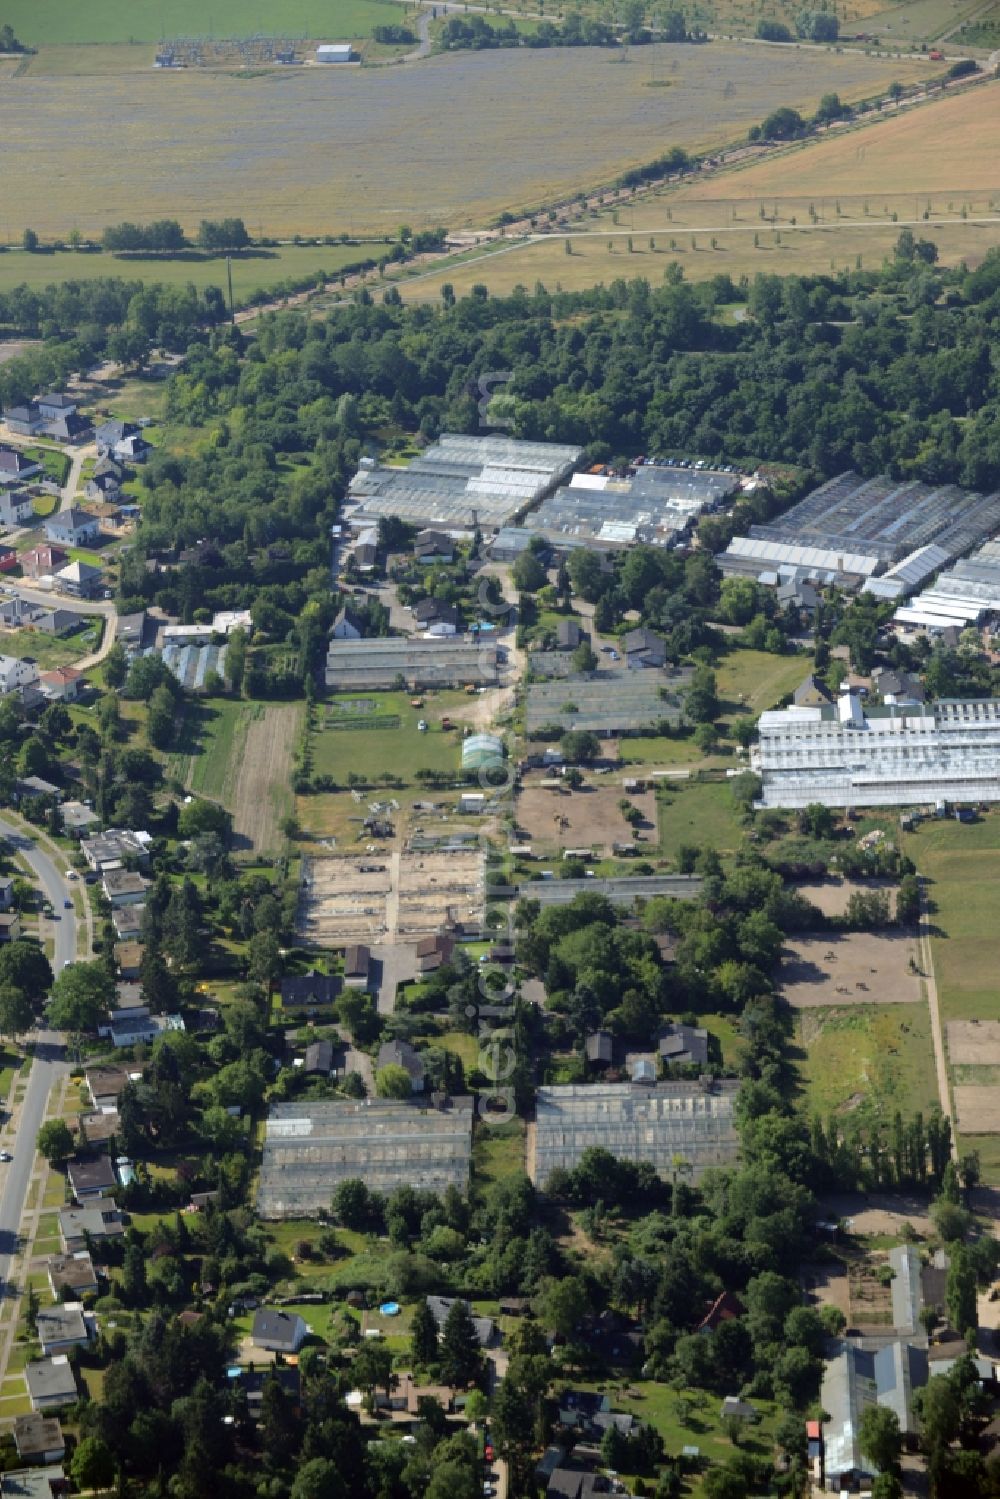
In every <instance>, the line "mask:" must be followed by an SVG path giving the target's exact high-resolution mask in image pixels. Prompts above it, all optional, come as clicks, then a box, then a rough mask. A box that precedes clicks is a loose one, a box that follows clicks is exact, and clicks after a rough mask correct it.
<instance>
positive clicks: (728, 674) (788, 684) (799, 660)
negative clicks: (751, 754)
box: [715, 650, 812, 719]
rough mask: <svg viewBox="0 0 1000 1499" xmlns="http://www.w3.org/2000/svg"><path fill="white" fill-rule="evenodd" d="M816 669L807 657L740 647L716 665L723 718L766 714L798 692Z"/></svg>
mask: <svg viewBox="0 0 1000 1499" xmlns="http://www.w3.org/2000/svg"><path fill="white" fill-rule="evenodd" d="M811 669H812V667H811V663H810V660H809V658H808V657H807V656H772V655H770V654H769V653H768V652H767V651H744V650H736V651H733V652H732V654H731V655H728V656H724V657H723V658H722V660H721V661H720V663H719V665H718V666H717V667H716V668H715V677H716V681H717V683H718V692H719V699H720V701H721V703H722V705H723V715H722V716H723V717H724V718H726V719H732V718H738V717H739V716H740V715H741V714H744V713H753V714H757V713H762V712H763V711H764V710H765V709H766V708H773V707H775V705H776V704H777V703H778V702H780V700H781V699H782V698H783V697H785V696H786V695H787V694H788V693H790V692H794V691H795V688H796V687H797V686H798V685H799V683H800V682H801V681H802V678H803V677H804V676H805V675H806V674H807V673H808V672H809V671H810V670H811Z"/></svg>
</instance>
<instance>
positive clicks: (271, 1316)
mask: <svg viewBox="0 0 1000 1499" xmlns="http://www.w3.org/2000/svg"><path fill="white" fill-rule="evenodd" d="M308 1331H309V1329H308V1328H307V1327H306V1324H305V1323H304V1322H303V1320H302V1318H301V1317H300V1316H298V1314H297V1313H295V1312H283V1311H279V1310H278V1309H277V1308H275V1307H267V1306H265V1307H261V1309H260V1311H259V1312H257V1314H256V1316H255V1317H254V1319H253V1333H252V1338H253V1343H254V1346H255V1347H256V1348H267V1349H268V1350H269V1351H270V1352H272V1353H298V1351H299V1349H300V1348H301V1347H302V1344H303V1343H304V1342H305V1340H306V1336H307V1334H308Z"/></svg>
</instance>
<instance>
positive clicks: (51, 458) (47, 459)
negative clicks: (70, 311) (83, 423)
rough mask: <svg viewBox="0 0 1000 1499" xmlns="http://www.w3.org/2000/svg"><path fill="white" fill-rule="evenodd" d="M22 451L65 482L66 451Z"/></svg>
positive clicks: (56, 479)
mask: <svg viewBox="0 0 1000 1499" xmlns="http://www.w3.org/2000/svg"><path fill="white" fill-rule="evenodd" d="M2 263H3V256H0V264H2ZM12 284H13V285H16V284H17V283H16V282H14V283H12ZM8 290H9V288H8ZM24 453H25V454H26V456H27V457H28V458H33V459H34V460H35V462H36V463H40V464H41V465H42V467H43V468H44V470H45V477H46V479H51V480H53V482H54V483H56V484H65V483H66V480H67V479H68V478H69V470H70V465H71V462H72V460H71V458H70V456H69V454H68V453H64V452H63V451H62V449H60V448H47V447H43V446H42V445H41V444H38V445H37V446H35V447H27V448H25V449H24Z"/></svg>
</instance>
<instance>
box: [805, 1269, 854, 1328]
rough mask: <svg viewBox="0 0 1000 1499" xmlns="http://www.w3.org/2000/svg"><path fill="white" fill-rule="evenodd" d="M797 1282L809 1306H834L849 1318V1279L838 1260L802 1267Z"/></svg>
mask: <svg viewBox="0 0 1000 1499" xmlns="http://www.w3.org/2000/svg"><path fill="white" fill-rule="evenodd" d="M799 1282H800V1284H801V1286H802V1290H803V1292H804V1293H805V1298H806V1300H807V1302H808V1303H809V1305H810V1306H835V1307H836V1308H837V1310H838V1311H841V1312H843V1314H844V1316H845V1317H850V1315H851V1289H850V1279H849V1276H848V1274H847V1270H846V1268H845V1267H844V1265H843V1264H842V1263H841V1262H840V1261H839V1260H828V1261H823V1260H816V1261H812V1262H810V1263H808V1264H805V1265H803V1266H802V1268H801V1270H800V1271H799Z"/></svg>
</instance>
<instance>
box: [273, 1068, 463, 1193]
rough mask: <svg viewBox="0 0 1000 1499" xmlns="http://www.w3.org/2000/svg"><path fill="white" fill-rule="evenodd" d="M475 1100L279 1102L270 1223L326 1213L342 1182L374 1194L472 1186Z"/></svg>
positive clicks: (275, 1111)
mask: <svg viewBox="0 0 1000 1499" xmlns="http://www.w3.org/2000/svg"><path fill="white" fill-rule="evenodd" d="M471 1154H472V1099H471V1098H467V1097H463V1098H444V1097H441V1096H439V1095H434V1097H433V1098H431V1099H428V1100H425V1099H415V1100H414V1101H412V1102H411V1101H408V1100H397V1099H390V1098H367V1099H363V1100H354V1099H332V1100H322V1101H316V1102H311V1101H304V1102H302V1103H284V1104H276V1105H274V1107H273V1108H272V1109H271V1112H270V1114H269V1116H268V1121H267V1131H266V1134H265V1137H264V1158H263V1163H262V1166H261V1174H260V1188H259V1192H258V1197H257V1210H258V1212H259V1213H260V1215H261V1217H263V1218H283V1217H292V1216H295V1215H298V1214H308V1213H314V1212H317V1211H319V1210H320V1209H322V1210H324V1211H325V1210H326V1209H327V1208H328V1207H329V1205H330V1198H331V1196H332V1194H333V1192H334V1190H335V1188H336V1187H337V1185H338V1183H339V1182H342V1181H346V1180H348V1179H349V1178H351V1177H363V1178H364V1180H365V1181H366V1182H367V1184H368V1186H369V1187H370V1188H371V1189H372V1190H373V1191H379V1192H391V1191H393V1190H394V1189H395V1188H396V1187H399V1186H402V1185H404V1184H406V1185H409V1186H414V1187H423V1188H427V1189H428V1190H430V1191H435V1192H442V1191H444V1189H445V1187H448V1186H456V1187H458V1188H459V1189H460V1190H464V1189H465V1188H466V1187H467V1185H468V1180H469V1162H470V1159H471Z"/></svg>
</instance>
